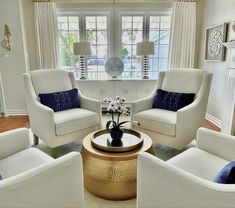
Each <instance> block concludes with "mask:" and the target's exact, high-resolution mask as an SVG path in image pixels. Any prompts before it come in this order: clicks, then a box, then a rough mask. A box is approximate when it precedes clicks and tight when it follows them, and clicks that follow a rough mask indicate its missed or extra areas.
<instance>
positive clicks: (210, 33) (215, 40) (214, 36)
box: [205, 23, 228, 61]
mask: <svg viewBox="0 0 235 208" xmlns="http://www.w3.org/2000/svg"><path fill="white" fill-rule="evenodd" d="M227 25H228V24H227V23H223V24H219V25H216V26H213V27H209V28H207V29H206V53H205V60H208V61H224V58H225V47H224V46H223V45H222V43H223V42H225V41H226V33H227Z"/></svg>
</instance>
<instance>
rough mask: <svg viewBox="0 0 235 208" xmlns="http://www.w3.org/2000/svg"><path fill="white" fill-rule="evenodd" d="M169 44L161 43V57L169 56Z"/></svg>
mask: <svg viewBox="0 0 235 208" xmlns="http://www.w3.org/2000/svg"><path fill="white" fill-rule="evenodd" d="M168 48H169V47H168V45H160V47H159V58H167V57H168Z"/></svg>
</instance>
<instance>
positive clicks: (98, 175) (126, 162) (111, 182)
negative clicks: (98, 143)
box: [81, 131, 153, 200]
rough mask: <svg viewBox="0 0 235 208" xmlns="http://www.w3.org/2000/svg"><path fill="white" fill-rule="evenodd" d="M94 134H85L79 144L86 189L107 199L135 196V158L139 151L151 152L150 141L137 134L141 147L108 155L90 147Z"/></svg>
mask: <svg viewBox="0 0 235 208" xmlns="http://www.w3.org/2000/svg"><path fill="white" fill-rule="evenodd" d="M97 132H98V131H97ZM97 132H93V133H91V134H89V135H87V136H86V137H85V138H84V140H83V144H82V151H81V154H82V159H83V171H84V184H85V187H86V189H87V190H88V191H89V192H91V193H92V194H94V195H96V196H99V197H101V198H105V199H110V200H126V199H130V198H133V197H135V196H136V175H137V169H136V166H137V156H138V154H139V153H141V152H149V153H153V149H152V140H151V138H150V137H149V136H148V135H146V134H144V133H142V132H138V133H139V134H140V135H141V137H142V138H143V144H142V146H141V147H138V148H137V149H134V150H131V151H126V152H109V151H105V150H100V149H98V148H96V147H94V146H93V145H92V143H91V139H92V138H93V136H94V134H95V133H97ZM124 134H125V133H124Z"/></svg>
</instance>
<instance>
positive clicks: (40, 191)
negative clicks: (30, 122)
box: [0, 128, 84, 208]
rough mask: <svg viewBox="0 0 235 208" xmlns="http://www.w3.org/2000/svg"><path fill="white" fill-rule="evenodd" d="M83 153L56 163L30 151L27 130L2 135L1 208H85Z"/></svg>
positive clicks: (0, 167)
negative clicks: (83, 207)
mask: <svg viewBox="0 0 235 208" xmlns="http://www.w3.org/2000/svg"><path fill="white" fill-rule="evenodd" d="M82 168H83V167H82V158H81V155H80V153H77V152H71V153H69V154H67V155H65V156H62V157H60V158H58V159H53V158H52V157H50V156H48V155H47V154H45V153H44V152H42V151H40V150H38V149H37V148H31V147H30V134H29V131H28V129H25V128H22V129H16V130H11V131H8V132H4V133H1V134H0V174H1V176H2V178H3V179H2V180H0V207H1V208H7V207H11V208H12V207H25V208H26V207H29V208H34V207H35V208H38V207H40V208H50V207H51V208H54V207H61V208H65V207H76V208H78V207H82V206H83V198H84V188H83V169H82Z"/></svg>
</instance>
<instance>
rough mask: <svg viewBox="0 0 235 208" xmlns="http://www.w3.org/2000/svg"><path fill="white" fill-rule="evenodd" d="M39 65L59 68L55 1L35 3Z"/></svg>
mask: <svg viewBox="0 0 235 208" xmlns="http://www.w3.org/2000/svg"><path fill="white" fill-rule="evenodd" d="M34 21H35V27H36V40H37V55H38V67H39V68H40V69H48V68H49V69H55V68H58V25H57V16H56V6H55V3H53V2H36V3H34Z"/></svg>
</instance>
